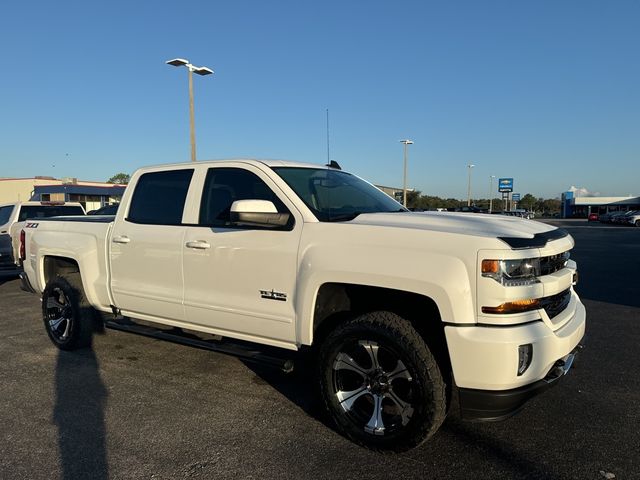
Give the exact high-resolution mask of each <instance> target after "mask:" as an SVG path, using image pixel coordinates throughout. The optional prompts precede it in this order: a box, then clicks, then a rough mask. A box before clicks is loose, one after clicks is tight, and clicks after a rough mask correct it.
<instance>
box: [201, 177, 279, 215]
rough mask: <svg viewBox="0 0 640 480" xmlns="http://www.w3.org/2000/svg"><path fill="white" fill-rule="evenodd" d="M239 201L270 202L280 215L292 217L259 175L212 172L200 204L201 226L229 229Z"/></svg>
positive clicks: (206, 182) (205, 185)
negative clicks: (232, 208)
mask: <svg viewBox="0 0 640 480" xmlns="http://www.w3.org/2000/svg"><path fill="white" fill-rule="evenodd" d="M236 200H269V201H271V202H273V204H274V205H275V206H276V209H277V210H278V213H289V210H287V207H285V206H284V204H283V203H282V202H281V201H280V199H279V198H278V197H277V196H276V194H275V193H273V191H272V190H271V189H270V188H269V187H268V186H267V184H266V183H264V182H263V181H262V180H261V179H260V178H259V177H258V176H257V175H255V174H253V173H251V172H249V171H247V170H242V169H240V168H212V169H210V170H209V172H208V173H207V179H206V181H205V184H204V190H203V192H202V201H201V202H200V225H208V226H228V225H230V223H231V220H230V216H229V215H230V214H229V212H230V210H231V204H232V203H233V202H235V201H236Z"/></svg>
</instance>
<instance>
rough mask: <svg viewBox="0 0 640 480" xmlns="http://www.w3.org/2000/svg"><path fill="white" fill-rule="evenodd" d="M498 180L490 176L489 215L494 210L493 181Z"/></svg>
mask: <svg viewBox="0 0 640 480" xmlns="http://www.w3.org/2000/svg"><path fill="white" fill-rule="evenodd" d="M494 178H496V176H495V175H491V176H489V213H491V210H493V179H494Z"/></svg>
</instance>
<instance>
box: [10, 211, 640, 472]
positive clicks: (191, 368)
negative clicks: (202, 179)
mask: <svg viewBox="0 0 640 480" xmlns="http://www.w3.org/2000/svg"><path fill="white" fill-rule="evenodd" d="M555 223H557V224H561V226H563V227H564V228H566V229H567V230H569V231H570V233H571V234H572V235H573V236H574V238H575V240H576V247H575V249H574V250H573V252H572V258H573V259H575V260H576V261H577V262H578V266H579V271H580V283H579V285H578V286H577V287H576V288H577V291H578V293H579V294H580V295H581V297H582V299H583V301H584V303H585V305H586V307H587V315H588V327H587V336H588V338H587V347H586V349H585V350H584V352H583V354H582V355H581V357H580V358H579V360H578V361H577V362H576V365H575V368H574V369H572V371H571V372H570V373H569V375H567V376H566V377H565V378H564V379H563V381H562V382H561V383H560V384H559V385H558V386H557V387H555V388H553V389H551V390H549V391H547V392H545V393H544V394H543V395H541V396H539V397H537V398H535V399H534V400H532V401H531V402H530V403H529V404H528V405H527V407H526V408H525V409H524V410H523V411H522V412H520V413H519V414H518V415H516V416H514V417H512V418H510V419H509V420H506V421H504V422H500V423H484V424H483V423H466V422H461V421H460V420H459V419H458V418H457V416H456V415H455V414H452V415H450V416H449V418H448V419H447V421H446V422H445V424H444V425H443V427H442V428H441V430H440V431H439V432H438V433H437V434H436V435H435V436H434V437H433V438H432V439H431V440H430V441H429V442H428V443H426V444H425V445H423V446H421V447H419V448H417V449H415V450H413V451H410V452H408V453H404V454H393V455H382V454H377V453H373V452H370V451H368V450H366V449H363V448H361V447H358V446H356V445H354V444H353V443H351V442H349V441H347V440H346V439H344V438H343V437H341V436H340V435H338V434H337V433H335V432H334V431H333V430H331V429H330V428H329V427H327V426H326V425H325V424H324V423H323V422H322V420H321V419H320V416H319V415H318V411H317V408H316V406H315V402H314V401H313V398H312V394H311V391H312V388H311V384H310V380H309V379H308V376H307V375H305V374H304V373H305V372H302V374H300V373H299V374H298V375H285V374H281V373H279V372H276V371H272V370H267V369H264V368H258V367H256V366H252V365H248V364H244V363H243V362H241V361H239V360H237V359H235V358H232V357H228V356H224V355H221V354H216V353H211V352H206V351H203V350H197V349H193V348H189V347H184V346H180V345H175V344H170V343H166V342H161V341H157V340H153V339H149V338H144V337H140V336H135V335H130V334H126V333H121V332H116V331H107V333H106V334H104V335H99V336H97V337H96V338H95V341H94V347H93V349H92V350H89V351H84V352H61V351H59V350H57V349H56V348H54V347H53V345H52V344H51V343H50V341H49V339H48V338H47V335H46V333H45V331H44V327H43V325H42V320H41V314H40V302H39V300H38V298H37V297H36V296H34V295H30V294H27V293H25V292H22V291H21V290H20V289H19V283H18V281H17V280H16V279H15V278H13V277H8V278H7V277H5V278H2V277H0V306H1V309H0V312H1V315H0V478H1V479H52V478H63V479H65V480H71V479H74V480H75V479H81V478H87V479H106V478H114V479H181V478H203V479H204V478H222V479H226V478H238V479H253V478H254V479H271V478H277V479H288V478H291V479H325V478H327V479H329V478H332V479H336V478H339V479H351V478H358V479H370V478H371V479H391V478H394V479H396V478H397V479H413V478H420V479H423V478H434V479H435V478H437V479H449V478H453V479H458V478H464V479H466V478H474V479H496V478H500V479H502V478H527V479H529V478H531V479H542V478H544V479H547V478H549V479H556V478H557V479H565V478H571V479H602V478H613V477H611V476H610V475H611V474H613V475H615V478H617V479H632V478H637V479H640V375H639V374H638V372H640V353H639V351H640V288H639V287H640V281H639V279H638V275H639V274H640V229H634V228H615V227H613V228H612V227H606V226H602V225H600V224H593V225H588V224H586V222H584V221H583V222H555ZM607 475H608V477H607Z"/></svg>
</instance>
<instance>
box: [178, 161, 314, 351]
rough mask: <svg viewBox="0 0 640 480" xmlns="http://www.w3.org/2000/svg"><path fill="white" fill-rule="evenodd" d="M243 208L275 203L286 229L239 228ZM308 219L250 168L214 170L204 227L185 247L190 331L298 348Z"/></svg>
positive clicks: (191, 231)
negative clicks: (298, 296) (238, 208)
mask: <svg viewBox="0 0 640 480" xmlns="http://www.w3.org/2000/svg"><path fill="white" fill-rule="evenodd" d="M236 200H269V201H272V202H273V203H274V205H275V206H276V208H277V210H278V212H279V213H288V214H290V221H289V224H288V225H286V226H285V227H278V228H264V227H248V226H242V227H241V226H238V225H237V224H233V223H232V222H231V220H230V214H229V210H230V207H231V204H232V203H233V202H234V201H236ZM301 233H302V217H301V215H300V214H299V213H298V212H297V210H296V209H295V207H294V206H293V205H292V204H291V203H290V202H289V200H288V199H287V198H286V197H285V196H284V195H283V193H282V192H281V191H279V189H278V187H277V186H276V185H275V184H274V183H273V182H272V181H271V180H270V178H269V177H268V175H266V174H265V173H264V172H262V171H261V170H260V169H258V168H257V167H255V166H253V165H249V164H241V163H238V164H231V166H230V164H225V165H224V166H220V167H212V168H208V169H207V171H206V178H205V180H204V186H203V188H202V196H201V201H200V207H199V213H198V215H197V224H196V225H194V226H190V227H188V228H187V231H186V235H185V239H184V246H185V248H184V276H185V277H184V283H185V289H184V303H185V309H186V315H187V319H188V321H189V322H190V323H193V324H197V325H202V326H206V327H209V328H213V329H215V330H216V331H217V332H218V333H220V334H222V335H227V336H231V337H236V338H243V339H247V340H258V341H261V342H263V343H271V344H275V345H278V344H280V342H287V343H292V342H294V341H295V323H294V320H295V311H294V299H295V287H296V276H297V255H298V246H299V243H300V236H301Z"/></svg>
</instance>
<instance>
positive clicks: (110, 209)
mask: <svg viewBox="0 0 640 480" xmlns="http://www.w3.org/2000/svg"><path fill="white" fill-rule="evenodd" d="M118 206H119V204H118V203H115V204H113V205H105V206H104V207H100V208H98V209H97V210H92V211H91V212H87V215H115V214H116V213H118Z"/></svg>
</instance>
